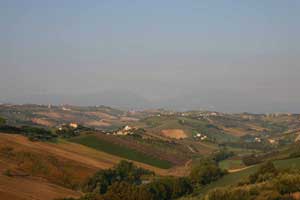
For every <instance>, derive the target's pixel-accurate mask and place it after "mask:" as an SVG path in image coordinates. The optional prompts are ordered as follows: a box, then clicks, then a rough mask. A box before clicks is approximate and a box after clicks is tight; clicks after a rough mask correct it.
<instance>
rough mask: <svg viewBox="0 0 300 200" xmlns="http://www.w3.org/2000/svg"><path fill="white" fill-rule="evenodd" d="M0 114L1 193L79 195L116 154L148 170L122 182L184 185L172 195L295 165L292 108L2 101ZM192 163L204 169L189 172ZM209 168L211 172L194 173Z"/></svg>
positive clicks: (296, 125) (297, 122)
mask: <svg viewBox="0 0 300 200" xmlns="http://www.w3.org/2000/svg"><path fill="white" fill-rule="evenodd" d="M0 116H2V118H0V119H1V120H0V130H1V131H0V154H1V157H0V162H1V163H2V165H0V172H1V173H0V174H1V179H0V197H1V198H10V199H17V200H20V199H25V200H27V199H30V198H31V197H34V198H36V199H46V200H47V199H49V200H50V199H54V198H63V197H74V198H79V197H81V196H84V195H88V192H87V191H86V189H85V187H86V186H85V185H86V184H87V183H86V181H87V180H89V179H92V180H93V177H95V174H97V173H100V172H101V173H104V174H105V173H110V172H111V171H109V170H110V169H114V168H116V166H118V164H119V163H122V162H121V161H122V160H127V161H130V162H132V163H133V164H134V166H137V167H141V168H143V169H145V170H150V171H151V172H154V173H155V175H154V176H145V177H140V178H141V179H139V181H138V182H137V183H135V182H130V181H129V182H128V180H127V179H124V180H125V182H126V181H127V182H126V184H129V185H130V186H128V187H137V188H135V189H138V190H142V191H144V189H145V188H144V187H142V185H139V184H141V182H143V181H145V182H146V183H148V184H146V185H145V187H154V185H155V184H166V185H165V186H164V187H171V186H170V185H169V184H179V183H180V184H184V185H185V186H182V187H184V188H185V189H186V190H185V192H183V193H182V194H181V193H180V194H176V195H178V197H182V196H184V195H188V194H189V195H192V196H196V199H197V198H201V197H202V196H204V195H206V194H209V192H210V191H212V190H213V189H215V188H217V187H223V186H227V185H233V187H235V185H236V184H237V183H240V182H241V181H243V180H244V179H247V178H248V176H249V175H251V174H253V173H255V172H256V171H257V170H258V169H259V166H260V165H261V164H262V163H264V162H266V161H273V163H274V165H275V166H276V167H277V168H278V169H280V170H281V169H286V168H290V167H293V168H296V169H298V168H300V167H299V166H298V163H299V157H300V153H299V152H300V149H299V147H298V145H299V143H298V142H299V138H300V131H299V130H300V116H299V115H297V114H259V115H258V114H249V113H241V114H230V113H219V112H209V111H187V112H174V111H167V110H162V109H157V110H155V109H153V110H144V111H133V110H131V111H121V110H118V109H114V108H110V107H105V106H98V107H79V106H71V105H62V106H50V105H49V106H48V105H9V104H4V105H1V106H0ZM206 167H207V168H206ZM195 169H197V170H200V169H201V170H204V172H201V173H204V174H201V173H200V172H197V173H200V174H201V175H199V174H198V175H197V176H200V177H195ZM211 169H214V170H215V171H214V172H213V173H215V174H214V175H211V176H209V177H208V178H205V181H203V180H202V179H199V178H201V177H202V176H204V177H205V173H212V172H207V171H205V170H211ZM99 170H100V171H99ZM105 170H108V171H105ZM197 173H196V174H197ZM96 177H97V176H96ZM206 179H207V180H206ZM97 181H98V180H97ZM110 181H115V180H110ZM181 181H183V182H181ZM186 181H187V182H186ZM99 184H100V183H99ZM111 184H112V183H111ZM115 184H121V182H120V183H119V182H118V181H117V182H116V183H115ZM122 184H123V183H122ZM132 184H133V185H132ZM153 184H154V185H153ZM199 184H200V185H199ZM26 185H32V187H26ZM37 185H40V187H37ZM35 186H36V187H35ZM106 187H107V188H106V189H109V187H119V186H117V185H114V184H112V185H111V186H110V185H108V186H106ZM126 187H127V186H126ZM155 187H156V186H155ZM172 187H173V186H172ZM176 187H177V186H176ZM95 189H96V188H93V190H95ZM41 192H42V194H43V195H40V194H41ZM105 192H108V193H109V190H105ZM101 195H104V196H105V195H108V194H106V193H103V194H101ZM151 195H152V194H151ZM157 198H158V197H157ZM160 198H163V199H164V197H160ZM166 199H168V198H166Z"/></svg>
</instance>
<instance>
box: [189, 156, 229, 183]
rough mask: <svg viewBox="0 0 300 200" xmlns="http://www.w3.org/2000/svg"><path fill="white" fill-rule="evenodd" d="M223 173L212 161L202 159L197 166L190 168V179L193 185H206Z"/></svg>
mask: <svg viewBox="0 0 300 200" xmlns="http://www.w3.org/2000/svg"><path fill="white" fill-rule="evenodd" d="M225 173H226V172H225V171H223V170H221V169H220V168H219V167H218V165H217V164H216V162H214V161H213V160H209V159H202V160H201V161H200V163H199V164H197V165H196V166H195V167H193V168H192V170H191V173H190V179H191V181H192V183H193V184H197V185H206V184H209V183H211V182H213V181H216V180H218V179H219V178H221V177H222V176H223V175H224V174H225Z"/></svg>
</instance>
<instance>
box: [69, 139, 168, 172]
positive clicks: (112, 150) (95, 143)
mask: <svg viewBox="0 0 300 200" xmlns="http://www.w3.org/2000/svg"><path fill="white" fill-rule="evenodd" d="M70 141H72V142H76V143H79V144H82V145H85V146H88V147H91V148H93V149H96V150H100V151H104V152H106V153H109V154H112V155H116V156H119V157H122V158H125V159H129V160H134V161H138V162H142V163H146V164H149V165H153V166H155V167H159V168H163V169H168V168H171V167H172V164H171V163H170V162H168V161H165V160H159V159H157V158H154V157H151V156H148V155H146V154H143V153H141V152H138V151H136V150H133V149H130V148H128V147H125V146H120V145H116V144H113V143H109V142H107V141H104V140H101V139H99V138H98V137H96V136H93V135H87V136H82V137H77V138H73V139H71V140H70Z"/></svg>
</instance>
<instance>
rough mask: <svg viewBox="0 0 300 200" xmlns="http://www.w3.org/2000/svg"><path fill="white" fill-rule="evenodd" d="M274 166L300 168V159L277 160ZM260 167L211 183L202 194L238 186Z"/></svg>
mask: <svg viewBox="0 0 300 200" xmlns="http://www.w3.org/2000/svg"><path fill="white" fill-rule="evenodd" d="M274 164H275V166H276V167H278V168H280V169H286V168H300V158H292V159H287V160H277V161H274ZM258 167H259V165H254V166H252V167H249V168H247V169H245V170H242V171H239V172H235V173H231V174H228V175H226V176H224V177H223V178H221V179H220V180H218V181H216V182H213V183H211V184H210V185H208V186H206V187H205V188H203V189H202V190H201V192H202V193H206V192H207V191H209V190H210V189H213V188H216V187H225V186H228V185H232V184H236V183H238V182H240V181H241V180H243V179H245V178H247V177H248V176H249V175H250V174H253V173H255V172H256V170H257V169H258Z"/></svg>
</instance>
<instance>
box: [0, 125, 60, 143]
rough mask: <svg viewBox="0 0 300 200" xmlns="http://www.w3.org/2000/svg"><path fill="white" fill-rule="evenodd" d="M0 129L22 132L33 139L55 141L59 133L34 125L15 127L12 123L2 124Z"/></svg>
mask: <svg viewBox="0 0 300 200" xmlns="http://www.w3.org/2000/svg"><path fill="white" fill-rule="evenodd" d="M0 131H1V132H4V133H13V134H20V135H24V136H26V137H28V139H30V140H31V141H55V140H56V138H57V135H55V134H53V133H52V132H51V131H49V130H46V129H44V128H39V127H33V126H22V127H15V126H10V125H2V126H0Z"/></svg>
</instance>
